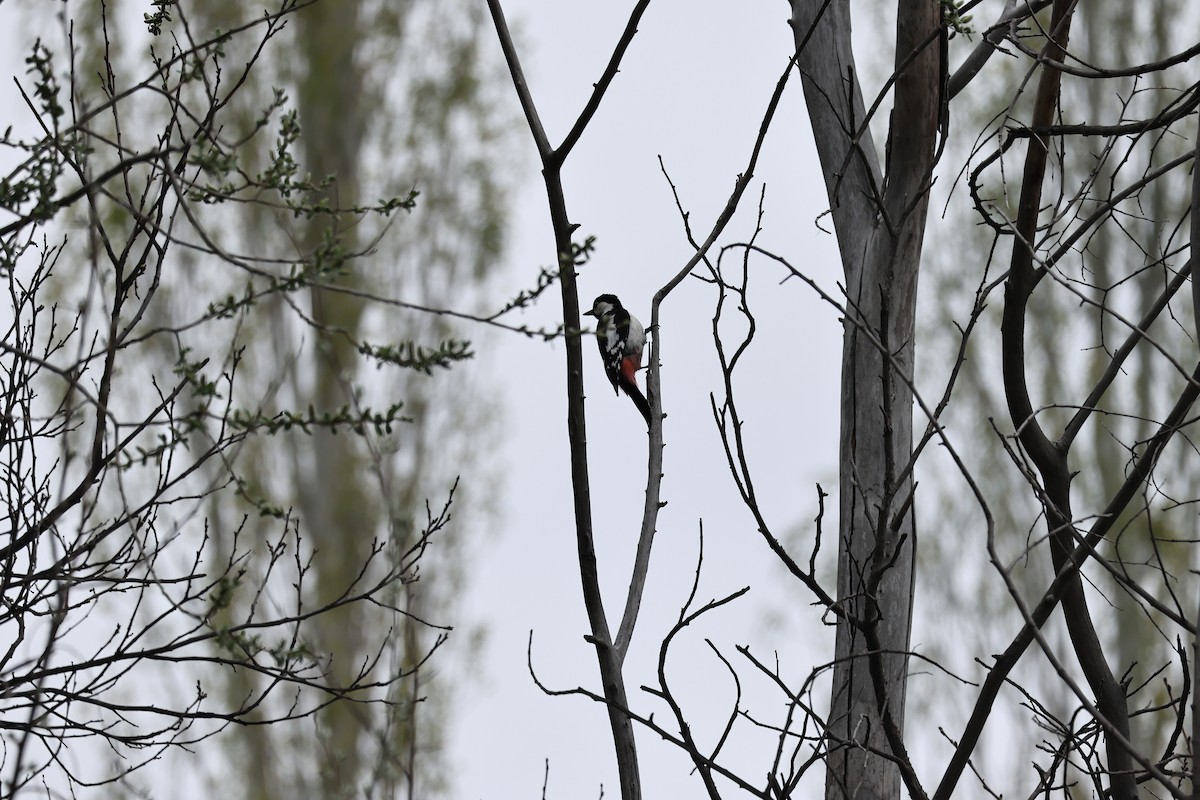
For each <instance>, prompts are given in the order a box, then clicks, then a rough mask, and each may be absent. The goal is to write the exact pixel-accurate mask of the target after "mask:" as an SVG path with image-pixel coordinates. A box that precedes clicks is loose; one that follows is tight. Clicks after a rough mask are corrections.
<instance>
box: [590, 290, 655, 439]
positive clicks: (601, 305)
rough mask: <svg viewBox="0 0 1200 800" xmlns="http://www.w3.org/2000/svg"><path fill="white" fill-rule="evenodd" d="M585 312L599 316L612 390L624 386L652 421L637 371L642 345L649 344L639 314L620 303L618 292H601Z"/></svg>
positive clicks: (599, 341)
mask: <svg viewBox="0 0 1200 800" xmlns="http://www.w3.org/2000/svg"><path fill="white" fill-rule="evenodd" d="M584 314H585V316H589V317H595V318H596V344H598V345H599V346H600V358H601V359H602V360H603V361H604V372H605V374H606V375H608V380H609V381H610V382H611V383H612V385H613V391H614V392H617V391H618V390H620V389H624V390H625V394H627V395H629V399H630V400H632V401H633V404H634V405H635V406H637V408H638V411H640V412H642V416H643V417H645V418H646V424H647V425H649V424H650V404H649V403H648V402H646V396H645V395H643V394H642V390H641V389H639V388H638V385H637V373H638V370H639V369H641V368H642V349H643V348H644V347H645V346H646V331H645V329H644V328H643V327H642V323H640V322H638V320H637V317H635V316H633V315H632V314H630V313H629V312H628V311H626V310H625V307H624V306H622V305H621V301H620V300H618V299H617V296H616V295H615V294H602V295H600V296H599V297H597V298H596V299H595V301H594V302H593V303H592V310H591V311H585V312H584Z"/></svg>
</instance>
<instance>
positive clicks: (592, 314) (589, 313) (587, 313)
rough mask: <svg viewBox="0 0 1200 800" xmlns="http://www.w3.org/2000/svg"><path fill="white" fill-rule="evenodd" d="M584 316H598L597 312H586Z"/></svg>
mask: <svg viewBox="0 0 1200 800" xmlns="http://www.w3.org/2000/svg"><path fill="white" fill-rule="evenodd" d="M583 315H584V316H585V317H594V316H596V312H595V311H585V312H583Z"/></svg>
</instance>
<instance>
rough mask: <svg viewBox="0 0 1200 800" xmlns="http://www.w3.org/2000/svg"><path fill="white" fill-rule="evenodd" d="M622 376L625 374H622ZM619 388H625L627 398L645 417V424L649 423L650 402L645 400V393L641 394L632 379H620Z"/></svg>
mask: <svg viewBox="0 0 1200 800" xmlns="http://www.w3.org/2000/svg"><path fill="white" fill-rule="evenodd" d="M621 377H622V378H624V377H625V376H624V375H622V376H621ZM621 388H622V389H624V390H625V394H627V395H629V399H630V400H632V401H633V404H634V405H635V406H637V409H638V411H640V412H642V416H643V417H645V418H646V425H649V424H650V403H649V402H647V401H646V395H644V394H642V390H641V389H639V388H638V385H637V384H636V383H634V382H633V381H629V380H622V381H621Z"/></svg>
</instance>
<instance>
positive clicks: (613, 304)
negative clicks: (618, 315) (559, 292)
mask: <svg viewBox="0 0 1200 800" xmlns="http://www.w3.org/2000/svg"><path fill="white" fill-rule="evenodd" d="M620 307H621V301H620V300H618V299H617V296H616V295H615V294H602V295H600V296H599V297H597V298H596V299H595V300H593V301H592V310H591V311H585V312H583V315H584V316H585V317H595V318H596V319H600V318H601V317H603V316H605V315H608V314H611V313H613V312H614V311H616V310H617V309H618V308H620Z"/></svg>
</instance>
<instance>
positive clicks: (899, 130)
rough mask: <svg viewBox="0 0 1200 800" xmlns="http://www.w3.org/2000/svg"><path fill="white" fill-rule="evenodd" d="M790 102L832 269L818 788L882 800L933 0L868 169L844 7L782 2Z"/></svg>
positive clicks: (911, 42)
mask: <svg viewBox="0 0 1200 800" xmlns="http://www.w3.org/2000/svg"><path fill="white" fill-rule="evenodd" d="M791 6H792V20H791V24H792V30H793V33H794V35H795V37H796V48H797V54H798V55H797V63H798V66H799V69H800V72H801V74H802V75H803V80H804V93H805V99H806V101H807V103H808V111H809V116H810V119H811V121H812V127H813V135H814V138H815V140H816V145H817V150H818V153H819V155H820V158H821V167H822V171H823V173H824V176H825V187H826V191H827V194H828V196H829V202H830V207H831V212H832V217H833V221H834V227H835V230H836V232H837V237H838V245H839V248H840V251H841V257H842V267H843V269H844V271H845V277H846V283H845V285H846V290H847V301H846V320H845V334H844V338H843V348H844V349H843V353H842V389H841V398H842V400H841V447H840V479H839V489H840V521H839V536H838V599H839V611H840V612H843V614H844V615H843V616H842V617H841V618H840V619H839V622H838V628H837V645H836V651H835V654H836V659H837V663H836V665H835V668H834V676H833V698H832V708H831V710H830V716H829V736H830V741H829V748H830V755H829V757H828V758H827V765H828V775H827V779H826V790H825V791H826V797H827V798H828V799H829V800H839V799H840V798H845V797H854V798H891V797H898V796H899V794H900V784H901V777H902V776H901V771H900V770H899V769H898V768H897V767H896V766H895V765H894V764H893V763H892V762H891V761H889V760H888V759H887V758H884V757H883V756H881V755H878V754H877V753H878V752H883V753H887V752H891V753H895V754H898V755H899V754H901V753H903V742H902V734H903V723H904V692H905V681H906V671H907V661H908V659H907V655H906V653H907V651H908V647H909V630H910V623H911V613H912V593H913V564H914V558H913V552H914V544H915V541H914V536H915V528H914V520H913V516H912V490H913V482H912V474H911V471H910V470H909V463H908V462H909V457H910V455H911V450H912V408H913V395H912V389H911V385H910V376H911V375H912V364H913V329H914V320H915V314H916V293H917V275H918V271H919V267H920V261H921V242H922V238H923V235H924V230H925V218H926V210H927V206H928V188H929V180H930V175H931V172H932V168H933V161H934V143H935V138H936V135H937V123H938V116H939V115H938V109H939V107H940V86H941V81H940V77H941V71H942V67H941V63H942V59H941V56H940V52H941V38H940V36H939V35H938V32H937V31H938V22H939V15H940V9H939V6H938V3H937V2H936V0H902V2H900V4H899V9H898V21H897V27H896V64H897V68H898V71H899V75H898V77H897V81H896V85H895V89H894V104H895V106H896V107H897V108H903V109H904V116H903V120H902V122H901V123H900V124H896V125H893V127H892V129H891V132H890V134H889V142H888V148H887V152H888V154H889V158H888V163H886V164H885V165H884V167H883V169H881V168H880V165H879V159H878V154H877V152H876V150H875V146H874V143H873V141H872V138H871V135H870V132H869V130H868V129H867V128H866V125H865V119H866V112H865V103H864V99H863V96H862V93H861V89H860V87H859V84H858V79H857V72H856V69H855V64H854V55H853V52H852V49H851V42H850V7H849V0H831V2H829V3H828V4H826V3H823V2H813V1H812V0H792V3H791Z"/></svg>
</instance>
